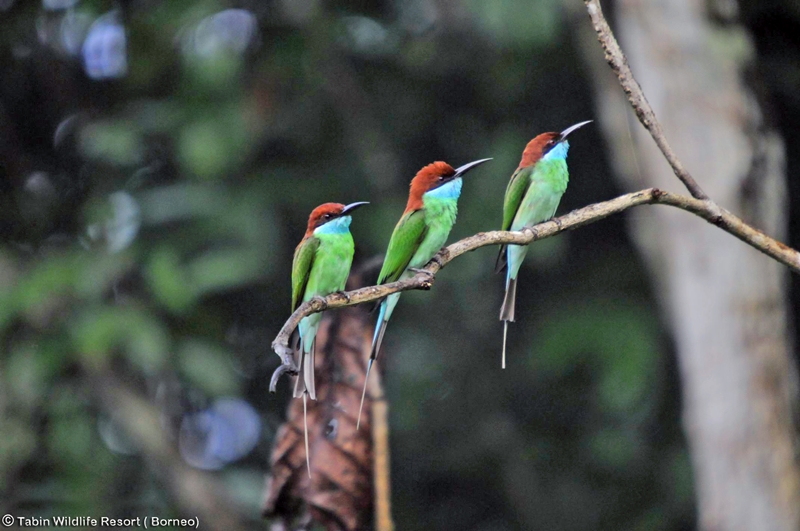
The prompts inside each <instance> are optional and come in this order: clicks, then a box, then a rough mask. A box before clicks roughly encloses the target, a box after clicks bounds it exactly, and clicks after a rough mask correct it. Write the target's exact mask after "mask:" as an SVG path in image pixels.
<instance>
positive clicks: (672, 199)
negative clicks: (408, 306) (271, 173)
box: [270, 188, 800, 393]
mask: <svg viewBox="0 0 800 531" xmlns="http://www.w3.org/2000/svg"><path fill="white" fill-rule="evenodd" d="M639 205H669V206H673V207H675V208H679V209H681V210H685V211H687V212H691V213H692V214H694V215H696V216H699V217H701V218H703V219H705V220H706V221H708V222H709V223H712V224H714V225H716V226H717V227H719V228H721V229H722V230H724V231H725V232H728V233H730V234H732V235H734V236H736V237H737V238H739V239H740V240H742V241H743V242H745V243H746V244H748V245H749V246H751V247H753V248H754V249H757V250H759V251H761V252H762V253H764V254H766V255H767V256H769V257H771V258H774V259H775V260H777V261H778V262H780V263H782V264H784V265H785V266H787V267H788V268H789V269H791V270H792V271H793V272H795V273H800V252H798V251H796V250H794V249H792V248H791V247H788V246H786V245H784V244H783V243H781V242H779V241H777V240H775V239H773V238H771V237H769V236H767V235H766V234H764V233H763V232H761V231H760V230H757V229H755V228H753V227H751V226H750V225H748V224H747V223H745V222H744V221H742V220H741V219H740V218H738V217H736V216H734V215H733V214H731V213H730V212H728V211H727V210H725V209H724V208H721V207H719V206H717V205H716V204H715V203H713V202H712V201H709V200H700V199H694V198H691V197H686V196H682V195H678V194H673V193H670V192H665V191H663V190H659V189H657V188H648V189H646V190H641V191H639V192H633V193H630V194H625V195H621V196H619V197H617V198H615V199H611V200H609V201H603V202H602V203H595V204H593V205H589V206H587V207H584V208H581V209H578V210H573V211H572V212H570V213H569V214H565V215H564V216H561V217H558V218H554V219H551V220H550V221H546V222H544V223H540V224H538V225H536V226H534V227H530V228H525V229H523V230H522V231H519V232H512V231H499V230H498V231H492V232H479V233H478V234H476V235H474V236H470V237H468V238H464V239H463V240H459V241H457V242H455V243H453V244H451V245H450V246H448V247H446V248H444V249H442V250H440V251H439V253H438V254H437V255H436V256H435V257H434V258H433V260H431V261H430V262H429V263H428V264H427V265H426V266H425V267H424V268H423V270H421V271H420V272H419V273H417V274H416V275H414V276H413V277H411V278H408V279H404V280H398V281H397V282H392V283H389V284H383V285H381V286H369V287H366V288H361V289H356V290H353V291H348V292H339V293H332V294H330V295H328V296H327V297H314V298H313V299H311V300H308V301H306V302H304V303H303V304H301V305H300V306H299V307H298V308H297V310H295V312H294V313H293V314H292V315H291V317H289V319H288V320H287V321H286V323H284V325H283V328H281V331H280V332H279V333H278V335H277V337H276V338H275V340H274V341H273V342H272V348H273V350H275V353H276V354H278V355H279V356H280V357H281V360H282V361H283V363H282V365H281V366H280V367H278V368H277V369H276V370H275V372H274V374H273V375H272V381H271V382H270V392H273V393H274V392H275V388H276V385H277V383H278V379H279V378H280V376H281V375H283V374H285V373H290V374H296V373H297V367H296V365H295V364H294V362H293V360H292V352H291V349H289V338H290V337H291V335H292V332H294V330H295V329H296V328H297V325H298V324H299V323H300V321H301V320H302V319H303V318H304V317H306V316H308V315H311V314H312V313H317V312H321V311H324V310H328V309H332V308H341V307H343V306H351V305H353V304H361V303H364V302H371V301H375V300H378V299H382V298H384V297H386V296H387V295H391V294H392V293H397V292H400V291H408V290H414V289H421V290H429V289H431V287H432V286H433V281H434V278H435V276H436V273H438V272H439V270H440V269H442V268H443V267H444V266H446V265H447V264H449V263H450V262H451V261H453V260H454V259H455V258H457V257H459V256H461V255H462V254H464V253H468V252H470V251H474V250H475V249H479V248H481V247H486V246H488V245H498V244H507V243H512V244H517V245H527V244H529V243H532V242H534V241H537V240H543V239H544V238H549V237H550V236H554V235H556V234H558V233H560V232H564V231H566V230H572V229H576V228H578V227H582V226H584V225H589V224H590V223H594V222H596V221H600V220H601V219H604V218H607V217H608V216H611V215H612V214H618V213H620V212H623V211H625V210H627V209H629V208H632V207H636V206H639Z"/></svg>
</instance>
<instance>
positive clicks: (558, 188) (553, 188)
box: [496, 120, 591, 369]
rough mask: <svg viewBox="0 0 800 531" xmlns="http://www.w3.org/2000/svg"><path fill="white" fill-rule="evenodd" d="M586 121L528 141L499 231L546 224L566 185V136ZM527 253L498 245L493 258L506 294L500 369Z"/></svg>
mask: <svg viewBox="0 0 800 531" xmlns="http://www.w3.org/2000/svg"><path fill="white" fill-rule="evenodd" d="M590 122H591V120H588V121H585V122H581V123H578V124H575V125H573V126H570V127H567V128H566V129H564V130H563V131H562V132H560V133H542V134H541V135H539V136H537V137H536V138H534V139H533V140H531V141H530V142H528V145H527V146H526V147H525V150H524V151H523V152H522V160H521V161H520V163H519V167H518V168H517V170H516V171H515V172H514V174H513V175H512V176H511V180H510V181H509V183H508V187H507V188H506V196H505V200H504V201H503V227H502V230H513V231H519V230H522V229H523V228H525V227H532V226H534V225H536V224H537V223H542V222H543V221H547V220H548V219H550V218H552V217H553V216H554V215H555V213H556V209H557V208H558V204H559V203H560V202H561V196H563V195H564V192H565V191H566V190H567V183H568V182H569V171H567V152H568V151H569V142H567V136H569V134H570V133H572V132H573V131H575V130H576V129H579V128H581V127H583V126H584V125H586V124H588V123H590ZM527 252H528V246H527V245H501V246H500V254H499V255H498V256H497V267H496V269H497V272H498V273H499V272H500V271H502V270H503V269H506V295H505V298H504V299H503V306H502V308H501V309H500V320H501V321H503V357H502V367H503V368H504V369H505V368H506V338H507V336H508V322H509V321H514V306H515V301H516V298H517V277H518V275H519V268H520V266H521V265H522V261H523V260H524V259H525V254H526V253H527Z"/></svg>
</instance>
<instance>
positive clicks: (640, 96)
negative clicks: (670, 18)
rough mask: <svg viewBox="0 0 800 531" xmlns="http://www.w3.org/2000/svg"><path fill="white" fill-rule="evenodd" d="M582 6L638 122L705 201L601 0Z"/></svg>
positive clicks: (685, 181) (702, 192)
mask: <svg viewBox="0 0 800 531" xmlns="http://www.w3.org/2000/svg"><path fill="white" fill-rule="evenodd" d="M584 3H585V4H586V9H587V10H588V11H589V17H591V19H592V26H594V31H595V32H597V38H598V40H599V41H600V44H601V45H602V46H603V50H604V51H605V58H606V61H607V62H608V64H609V66H611V69H612V70H613V71H614V73H615V74H616V75H617V77H618V78H619V83H620V85H622V90H624V91H625V94H626V95H627V96H628V101H629V102H630V104H631V106H632V107H633V110H634V112H636V116H637V117H638V118H639V121H640V122H641V123H642V125H643V126H644V127H645V128H646V129H647V130H648V131H649V132H650V136H652V137H653V140H655V142H656V145H657V146H658V148H659V149H660V150H661V153H663V154H664V157H665V158H666V159H667V162H669V165H670V166H672V171H674V172H675V175H676V176H677V177H678V179H680V180H681V182H683V184H684V185H685V186H686V188H687V189H688V190H689V193H691V194H692V196H693V197H694V198H696V199H708V196H707V195H706V193H705V192H704V191H703V189H702V188H700V185H699V184H697V181H695V180H694V177H692V176H691V174H690V173H689V171H688V170H687V169H686V168H684V167H683V164H681V161H680V160H678V156H677V155H675V152H674V151H672V148H671V147H670V146H669V143H668V142H667V139H666V137H665V136H664V131H663V130H662V129H661V123H660V122H659V121H658V118H656V113H655V112H653V108H652V107H650V103H649V102H648V101H647V98H646V97H645V96H644V92H642V87H641V86H640V85H639V82H638V81H636V78H635V77H633V72H631V68H630V66H628V59H626V58H625V54H623V53H622V49H621V48H620V47H619V44H618V43H617V39H616V37H614V33H613V32H612V31H611V28H610V27H609V25H608V22H606V18H605V17H604V16H603V10H602V9H601V8H600V0H584Z"/></svg>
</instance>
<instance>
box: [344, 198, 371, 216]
mask: <svg viewBox="0 0 800 531" xmlns="http://www.w3.org/2000/svg"><path fill="white" fill-rule="evenodd" d="M368 204H369V201H357V202H355V203H350V204H349V205H345V207H344V208H343V209H342V215H343V216H344V215H349V214H350V213H351V212H352V211H353V210H355V209H357V208H360V207H362V206H364V205H368Z"/></svg>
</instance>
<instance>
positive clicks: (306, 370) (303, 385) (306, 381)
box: [294, 338, 317, 400]
mask: <svg viewBox="0 0 800 531" xmlns="http://www.w3.org/2000/svg"><path fill="white" fill-rule="evenodd" d="M301 345H302V342H301ZM301 348H302V346H301ZM316 350H317V338H314V341H312V342H311V349H309V351H308V352H303V353H302V354H301V357H300V373H299V374H298V375H297V381H296V382H295V384H294V396H295V398H298V397H300V396H303V397H304V398H303V399H304V400H305V395H304V394H305V393H308V395H309V396H310V397H311V400H316V399H317V389H316V387H315V385H314V361H315V352H316Z"/></svg>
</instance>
